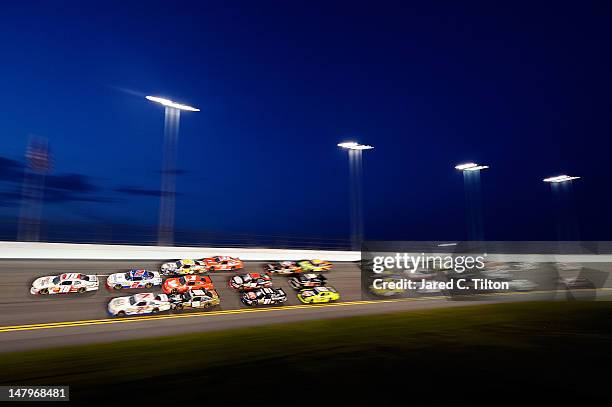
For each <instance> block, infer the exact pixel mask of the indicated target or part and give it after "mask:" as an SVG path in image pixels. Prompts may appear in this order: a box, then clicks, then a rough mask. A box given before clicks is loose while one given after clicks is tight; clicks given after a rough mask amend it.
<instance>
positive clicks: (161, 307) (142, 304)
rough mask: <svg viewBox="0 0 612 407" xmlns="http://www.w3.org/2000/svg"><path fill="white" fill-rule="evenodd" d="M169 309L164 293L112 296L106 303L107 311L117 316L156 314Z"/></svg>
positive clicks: (168, 302)
mask: <svg viewBox="0 0 612 407" xmlns="http://www.w3.org/2000/svg"><path fill="white" fill-rule="evenodd" d="M169 309H170V300H169V299H168V296H167V295H166V294H154V293H146V294H134V295H131V296H129V297H119V298H113V299H112V300H110V302H109V303H108V312H109V313H110V314H111V315H114V316H117V317H122V316H125V315H140V314H156V313H158V312H161V311H168V310H169Z"/></svg>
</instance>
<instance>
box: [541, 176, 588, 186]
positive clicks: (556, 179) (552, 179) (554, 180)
mask: <svg viewBox="0 0 612 407" xmlns="http://www.w3.org/2000/svg"><path fill="white" fill-rule="evenodd" d="M575 179H580V177H570V176H569V175H565V174H564V175H557V176H556V177H550V178H544V179H543V180H542V181H544V182H551V183H553V184H557V183H559V182H567V181H572V180H575Z"/></svg>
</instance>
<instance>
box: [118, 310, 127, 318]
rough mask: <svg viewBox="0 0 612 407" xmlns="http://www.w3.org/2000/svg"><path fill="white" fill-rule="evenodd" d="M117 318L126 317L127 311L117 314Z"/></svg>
mask: <svg viewBox="0 0 612 407" xmlns="http://www.w3.org/2000/svg"><path fill="white" fill-rule="evenodd" d="M117 316H118V317H124V316H125V311H119V312H117Z"/></svg>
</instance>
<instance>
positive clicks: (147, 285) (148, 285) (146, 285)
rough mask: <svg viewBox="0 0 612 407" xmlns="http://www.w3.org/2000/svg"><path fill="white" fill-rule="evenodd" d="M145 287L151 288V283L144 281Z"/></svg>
mask: <svg viewBox="0 0 612 407" xmlns="http://www.w3.org/2000/svg"><path fill="white" fill-rule="evenodd" d="M145 287H146V288H151V287H153V283H146V284H145Z"/></svg>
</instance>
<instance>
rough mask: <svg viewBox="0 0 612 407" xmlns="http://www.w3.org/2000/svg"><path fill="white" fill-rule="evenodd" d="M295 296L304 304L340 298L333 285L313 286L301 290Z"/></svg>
mask: <svg viewBox="0 0 612 407" xmlns="http://www.w3.org/2000/svg"><path fill="white" fill-rule="evenodd" d="M297 297H298V300H300V301H301V302H303V303H304V304H320V303H325V302H331V301H338V300H339V299H340V294H339V293H338V291H336V289H335V288H333V287H313V288H308V289H306V290H301V291H300V292H299V293H298V295H297Z"/></svg>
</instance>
